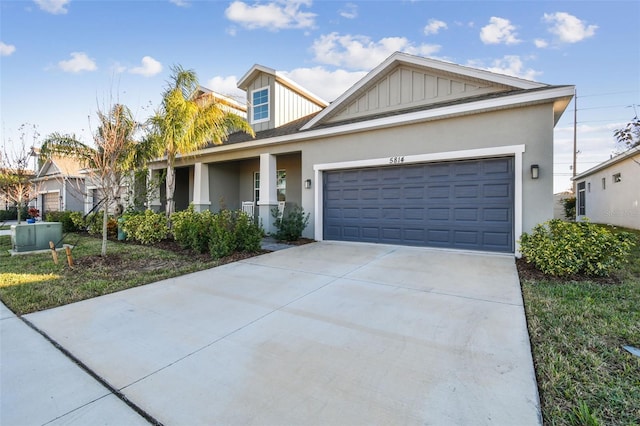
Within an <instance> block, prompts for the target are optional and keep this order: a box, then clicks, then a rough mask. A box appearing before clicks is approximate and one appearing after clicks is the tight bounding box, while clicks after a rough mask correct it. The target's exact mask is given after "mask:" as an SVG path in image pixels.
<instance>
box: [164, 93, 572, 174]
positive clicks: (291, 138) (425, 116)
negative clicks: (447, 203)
mask: <svg viewBox="0 0 640 426" xmlns="http://www.w3.org/2000/svg"><path fill="white" fill-rule="evenodd" d="M573 92H574V87H573V86H567V87H553V88H550V89H548V90H541V91H536V92H528V93H527V92H525V93H520V94H516V95H511V96H508V97H506V98H497V99H485V100H481V101H476V102H469V103H465V104H459V105H451V106H448V107H442V108H436V109H430V110H424V111H416V112H412V113H408V114H400V115H396V116H391V117H383V118H378V119H375V120H367V121H361V122H358V123H351V124H345V125H342V126H335V127H328V128H324V129H317V130H309V131H306V132H300V133H294V134H291V135H284V136H277V137H273V138H268V139H262V140H258V141H247V142H241V143H236V144H233V145H224V144H223V145H219V146H217V147H214V148H206V149H203V150H201V151H198V152H195V153H190V154H189V155H188V156H185V157H193V156H199V155H206V154H212V153H220V152H228V151H233V150H242V149H252V148H259V147H263V146H268V145H277V144H282V143H290V142H301V141H305V140H312V139H317V138H326V137H328V136H337V135H343V134H348V133H355V132H359V131H368V130H375V129H380V128H387V127H395V126H401V125H406V124H412V123H419V122H422V121H430V120H438V119H443V118H449V117H454V116H459V115H467V114H471V113H478V112H483V111H492V110H500V109H505V108H510V107H515V106H518V105H526V104H536V103H542V102H552V101H554V100H556V99H561V98H566V97H567V96H573ZM176 158H180V157H176ZM162 161H163V159H158V160H156V161H155V162H156V163H160V162H162Z"/></svg>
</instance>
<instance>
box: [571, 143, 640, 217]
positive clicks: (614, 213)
mask: <svg viewBox="0 0 640 426" xmlns="http://www.w3.org/2000/svg"><path fill="white" fill-rule="evenodd" d="M573 180H574V181H575V183H576V188H577V191H578V197H577V200H576V217H577V219H578V220H580V219H583V218H589V220H590V221H592V222H596V223H605V224H609V225H616V226H622V227H626V228H634V229H640V147H635V148H631V149H630V150H628V151H626V152H623V153H622V154H620V155H617V156H615V157H613V158H611V159H609V160H607V161H605V162H603V163H601V164H599V165H597V166H595V167H593V168H591V169H589V170H587V171H586V172H584V173H580V174H579V175H577V176H576V177H575V178H573Z"/></svg>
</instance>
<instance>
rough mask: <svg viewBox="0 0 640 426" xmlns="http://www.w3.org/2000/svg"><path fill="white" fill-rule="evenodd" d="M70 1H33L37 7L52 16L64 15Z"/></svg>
mask: <svg viewBox="0 0 640 426" xmlns="http://www.w3.org/2000/svg"><path fill="white" fill-rule="evenodd" d="M70 1H71V0H34V2H35V3H36V4H37V5H38V7H39V8H40V9H42V10H44V11H45V12H48V13H51V14H53V15H64V14H65V13H67V12H68V10H67V5H68V4H69V2H70Z"/></svg>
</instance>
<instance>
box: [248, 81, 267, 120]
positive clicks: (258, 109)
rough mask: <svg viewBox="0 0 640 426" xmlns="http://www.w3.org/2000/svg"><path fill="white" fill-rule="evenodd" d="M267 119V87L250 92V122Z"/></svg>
mask: <svg viewBox="0 0 640 426" xmlns="http://www.w3.org/2000/svg"><path fill="white" fill-rule="evenodd" d="M262 121H269V87H268V86H267V87H263V88H261V89H257V90H254V91H252V92H251V122H252V123H260V122H262Z"/></svg>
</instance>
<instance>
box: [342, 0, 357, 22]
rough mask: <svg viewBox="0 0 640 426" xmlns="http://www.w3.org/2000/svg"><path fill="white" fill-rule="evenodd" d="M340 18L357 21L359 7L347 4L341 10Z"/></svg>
mask: <svg viewBox="0 0 640 426" xmlns="http://www.w3.org/2000/svg"><path fill="white" fill-rule="evenodd" d="M340 16H342V17H343V18H347V19H355V18H357V17H358V5H357V4H355V3H347V4H345V5H344V7H343V8H342V9H340Z"/></svg>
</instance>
